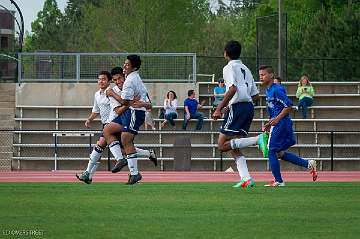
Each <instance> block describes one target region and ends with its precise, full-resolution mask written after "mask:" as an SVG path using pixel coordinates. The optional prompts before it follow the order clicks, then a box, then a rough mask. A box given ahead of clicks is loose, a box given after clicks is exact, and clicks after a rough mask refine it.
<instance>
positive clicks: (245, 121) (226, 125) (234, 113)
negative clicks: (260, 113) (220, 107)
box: [220, 102, 254, 136]
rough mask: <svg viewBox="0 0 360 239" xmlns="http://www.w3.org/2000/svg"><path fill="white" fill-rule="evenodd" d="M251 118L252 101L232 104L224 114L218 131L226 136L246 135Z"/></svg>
mask: <svg viewBox="0 0 360 239" xmlns="http://www.w3.org/2000/svg"><path fill="white" fill-rule="evenodd" d="M253 118H254V105H253V103H252V102H238V103H235V104H232V105H230V106H229V109H228V111H227V112H226V114H225V116H224V121H223V124H222V126H221V127H220V132H221V133H223V134H225V135H228V136H234V135H242V136H247V134H248V132H249V129H250V126H251V122H252V120H253Z"/></svg>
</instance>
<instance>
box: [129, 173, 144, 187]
mask: <svg viewBox="0 0 360 239" xmlns="http://www.w3.org/2000/svg"><path fill="white" fill-rule="evenodd" d="M141 179H142V176H141V174H140V173H138V174H136V175H129V180H128V182H127V183H126V184H127V185H133V184H135V183H138V182H139V181H140V180H141Z"/></svg>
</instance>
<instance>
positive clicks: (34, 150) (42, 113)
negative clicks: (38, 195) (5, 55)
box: [13, 82, 360, 170]
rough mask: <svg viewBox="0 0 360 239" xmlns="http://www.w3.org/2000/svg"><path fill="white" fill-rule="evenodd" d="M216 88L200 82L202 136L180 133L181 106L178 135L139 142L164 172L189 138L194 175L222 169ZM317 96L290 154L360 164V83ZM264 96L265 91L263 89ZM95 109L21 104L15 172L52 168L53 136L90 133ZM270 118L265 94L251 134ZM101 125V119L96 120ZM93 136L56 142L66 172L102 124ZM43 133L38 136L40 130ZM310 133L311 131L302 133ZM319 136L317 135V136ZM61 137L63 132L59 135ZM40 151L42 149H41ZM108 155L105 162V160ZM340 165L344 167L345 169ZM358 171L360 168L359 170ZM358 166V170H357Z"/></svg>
mask: <svg viewBox="0 0 360 239" xmlns="http://www.w3.org/2000/svg"><path fill="white" fill-rule="evenodd" d="M215 85H216V84H215V83H209V82H200V83H198V89H199V96H200V99H206V100H207V106H205V107H204V108H203V109H202V110H201V111H202V112H203V113H204V116H205V117H206V118H205V120H204V127H203V130H202V131H198V132H194V131H192V129H194V128H195V123H196V122H195V121H194V120H192V122H190V124H189V126H188V131H182V130H181V123H182V118H183V111H184V110H183V107H179V109H178V112H179V119H177V120H175V121H176V126H177V130H176V131H173V130H170V127H169V126H166V127H165V128H164V129H161V130H156V131H143V132H141V136H140V137H137V139H136V144H137V146H139V147H144V148H154V149H155V151H156V152H157V154H158V157H159V158H160V160H161V166H160V168H159V169H160V170H170V169H171V168H172V166H171V165H172V160H173V150H174V149H173V143H174V142H173V141H174V135H175V136H176V137H180V136H181V137H190V138H191V142H192V161H193V162H192V168H193V169H194V170H196V169H198V170H219V167H220V165H219V160H220V158H221V157H222V156H221V154H220V153H219V151H218V150H217V148H216V147H217V145H216V142H217V135H218V133H217V130H218V128H219V125H220V123H221V120H219V121H214V120H212V119H211V114H212V112H213V109H212V106H210V104H211V101H212V100H211V96H212V91H213V87H214V86H215ZM296 85H297V82H287V83H285V86H286V87H287V91H288V92H289V95H290V96H292V98H294V97H293V96H294V93H295V90H296ZM314 86H315V89H316V93H317V94H316V96H315V100H314V102H315V103H314V106H313V107H311V108H310V113H309V118H308V119H305V120H303V119H301V114H300V113H297V112H294V113H292V117H293V119H294V128H295V130H296V131H298V133H297V140H298V144H297V145H296V146H295V147H294V148H293V149H292V151H294V152H296V153H299V154H300V155H301V156H303V157H305V158H316V159H321V163H320V167H321V168H323V169H326V168H328V167H329V162H328V161H329V160H330V159H331V155H332V156H333V158H334V159H335V160H336V161H338V165H344V166H339V168H341V167H345V168H346V167H347V169H349V168H351V167H352V166H347V165H350V164H348V162H352V161H354V160H359V157H360V151H359V149H360V140H359V137H358V136H359V135H358V133H356V132H345V131H356V130H357V129H358V128H359V126H360V111H359V109H360V83H359V82H343V83H339V82H330V83H329V82H326V83H325V82H316V83H314ZM262 94H263V90H262ZM294 101H295V102H296V100H294ZM161 108H162V106H155V107H154V109H153V111H152V115H153V118H154V120H155V122H156V128H157V129H159V125H160V124H161V122H162V121H163V120H162V119H159V118H158V116H159V113H160V109H161ZM90 110H91V106H37V105H17V106H16V117H15V128H16V130H17V131H15V140H14V145H13V146H14V149H15V150H14V157H13V159H14V160H15V161H16V162H17V164H15V165H17V167H18V168H19V169H20V168H35V165H36V164H37V163H38V161H39V160H40V161H43V162H45V161H48V164H47V165H48V167H52V164H51V162H52V161H53V160H54V138H55V136H54V132H56V131H57V130H60V131H61V130H74V131H79V130H80V131H84V132H85V131H86V129H85V127H84V121H85V119H86V117H87V116H88V114H89V112H90ZM266 118H267V114H266V109H265V106H264V97H263V95H262V97H261V100H260V102H259V103H258V106H256V110H255V120H254V123H253V125H252V128H251V131H253V132H254V133H252V134H255V133H256V132H258V131H259V129H260V128H261V125H262V123H263V122H264V121H265V120H266ZM97 121H98V120H97ZM93 126H94V127H93V128H92V130H91V131H86V132H87V133H91V134H94V135H92V136H91V137H90V136H89V137H85V136H78V137H76V136H73V137H66V136H64V137H63V136H59V137H58V138H57V140H58V142H57V147H58V152H57V154H58V159H59V161H61V162H60V164H61V168H62V169H68V168H71V167H74V165H80V164H78V163H74V161H84V160H87V157H88V153H89V150H90V142H91V144H94V143H95V140H96V137H98V135H99V130H100V123H94V124H93ZM39 129H40V130H42V131H38V130H39ZM301 131H311V132H301ZM314 131H317V132H314ZM331 131H344V132H342V133H336V135H335V136H334V137H333V139H331V137H332V136H331ZM59 134H60V133H59ZM331 140H333V145H334V147H333V150H331V147H330V146H331ZM40 148H41V150H39V149H40ZM244 152H245V154H246V155H247V156H248V158H249V160H251V162H250V168H253V169H259V170H264V169H266V168H267V162H266V161H265V160H263V159H262V158H261V154H260V153H259V151H258V150H257V149H256V148H255V147H252V148H249V149H246V150H245V151H244ZM106 157H107V155H105V156H104V157H103V158H106ZM222 158H223V160H224V161H225V166H228V165H231V163H232V161H231V158H230V157H229V155H227V154H224V155H223V157H222ZM342 162H345V163H344V164H343V163H342ZM141 166H142V167H144V168H147V167H148V166H150V165H149V164H147V163H146V162H143V164H142V165H141ZM356 167H359V166H356ZM356 167H355V168H354V167H353V168H354V169H356Z"/></svg>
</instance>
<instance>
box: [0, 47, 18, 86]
mask: <svg viewBox="0 0 360 239" xmlns="http://www.w3.org/2000/svg"><path fill="white" fill-rule="evenodd" d="M16 79H17V58H16V55H14V54H12V55H8V54H3V53H1V52H0V82H15V81H16Z"/></svg>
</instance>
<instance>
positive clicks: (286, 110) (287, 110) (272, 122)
mask: <svg viewBox="0 0 360 239" xmlns="http://www.w3.org/2000/svg"><path fill="white" fill-rule="evenodd" d="M291 110H292V109H291V107H286V108H284V109H283V110H282V111H281V112H280V114H279V115H278V116H276V117H275V118H273V119H270V120H269V122H268V123H267V124H268V125H269V126H274V125H276V124H277V123H279V121H280V120H281V119H282V118H284V117H285V116H286V115H288V114H289V113H290V112H291Z"/></svg>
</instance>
